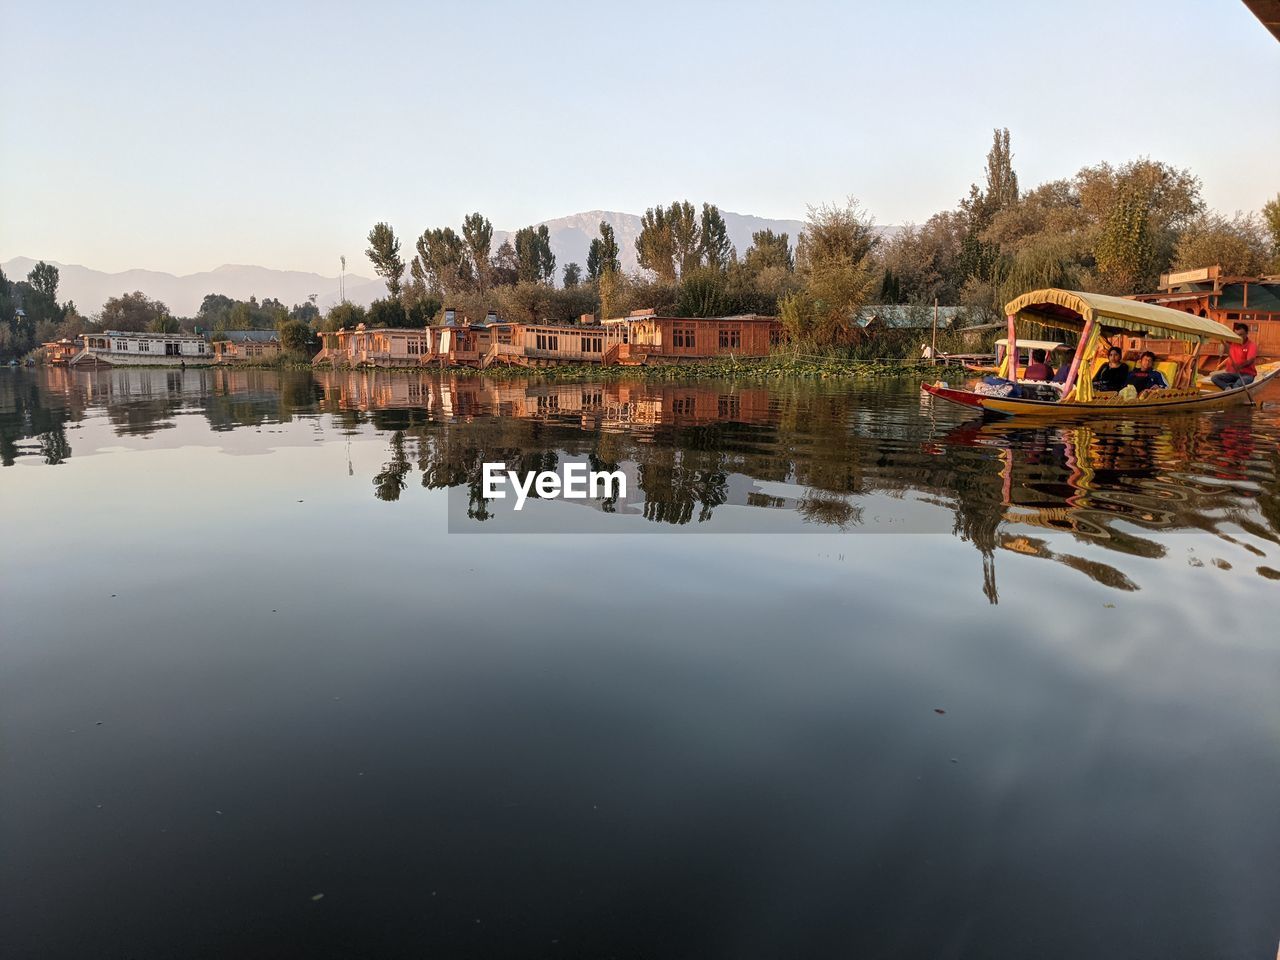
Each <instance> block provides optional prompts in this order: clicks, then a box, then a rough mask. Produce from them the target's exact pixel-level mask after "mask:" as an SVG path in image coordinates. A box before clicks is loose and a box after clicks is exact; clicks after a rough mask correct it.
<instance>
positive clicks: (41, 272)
mask: <svg viewBox="0 0 1280 960" xmlns="http://www.w3.org/2000/svg"><path fill="white" fill-rule="evenodd" d="M27 283H29V284H31V289H32V290H34V291H35V292H36V293H38V294H40V295H41V296H43V297H47V298H48V299H49V300H51V301H54V302H56V301H57V299H58V268H57V267H55V266H53V264H50V263H45V262H44V261H43V260H41V261H40V262H39V263H37V264H36V265H35V266H34V267H32V268H31V272H30V273H28V274H27Z"/></svg>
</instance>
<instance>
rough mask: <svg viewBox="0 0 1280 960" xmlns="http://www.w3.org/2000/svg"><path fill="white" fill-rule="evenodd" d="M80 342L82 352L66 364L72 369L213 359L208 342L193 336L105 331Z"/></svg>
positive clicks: (177, 364)
mask: <svg viewBox="0 0 1280 960" xmlns="http://www.w3.org/2000/svg"><path fill="white" fill-rule="evenodd" d="M80 339H81V341H82V342H83V343H84V349H83V350H81V351H80V352H79V353H77V354H76V355H75V356H74V357H72V358H70V359H69V360H68V361H67V362H68V363H69V364H71V365H72V366H77V367H79V366H97V365H99V364H106V365H108V366H134V367H154V366H168V367H177V366H185V365H186V364H201V363H208V362H209V361H210V360H212V359H213V356H212V353H211V352H210V350H209V343H208V341H206V340H205V338H204V337H202V336H199V335H197V334H194V333H140V332H134V331H119V330H104V331H102V332H101V333H86V334H84V335H83V336H81V338H80Z"/></svg>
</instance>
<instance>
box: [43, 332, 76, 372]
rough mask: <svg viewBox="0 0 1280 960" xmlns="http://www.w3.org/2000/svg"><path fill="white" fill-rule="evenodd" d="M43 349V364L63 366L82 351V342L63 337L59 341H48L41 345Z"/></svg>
mask: <svg viewBox="0 0 1280 960" xmlns="http://www.w3.org/2000/svg"><path fill="white" fill-rule="evenodd" d="M41 346H42V347H43V348H44V362H45V363H51V364H53V365H55V366H65V365H66V364H68V363H70V362H71V360H72V359H73V358H74V357H76V356H77V355H78V354H79V353H80V352H81V351H82V350H84V342H83V341H81V340H79V339H72V338H71V337H63V338H62V339H61V340H50V341H49V342H47V343H43V344H41Z"/></svg>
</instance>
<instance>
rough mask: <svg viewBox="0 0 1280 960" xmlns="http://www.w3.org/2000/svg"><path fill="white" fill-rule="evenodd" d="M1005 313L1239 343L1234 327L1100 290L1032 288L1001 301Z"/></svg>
mask: <svg viewBox="0 0 1280 960" xmlns="http://www.w3.org/2000/svg"><path fill="white" fill-rule="evenodd" d="M1004 310H1005V313H1006V315H1011V316H1015V317H1018V318H1019V319H1020V320H1028V321H1033V322H1036V323H1042V324H1049V325H1053V326H1059V327H1074V328H1077V329H1079V328H1082V327H1084V326H1085V325H1086V324H1087V323H1088V322H1089V321H1090V320H1094V321H1096V322H1097V323H1098V324H1101V325H1102V326H1106V327H1112V328H1116V327H1118V328H1121V329H1124V330H1132V331H1134V332H1135V333H1149V332H1151V331H1157V330H1158V331H1160V332H1161V333H1165V334H1168V335H1170V336H1173V337H1176V338H1178V339H1182V340H1191V341H1193V342H1196V343H1199V342H1201V341H1203V340H1222V341H1224V342H1226V343H1239V342H1240V337H1239V336H1238V335H1237V334H1236V333H1235V331H1234V330H1232V329H1230V328H1229V327H1225V326H1223V325H1222V324H1220V323H1218V322H1217V321H1215V320H1210V319H1208V318H1207V317H1197V316H1195V315H1194V314H1190V313H1184V312H1183V311H1181V310H1171V309H1169V308H1168V307H1162V306H1160V305H1159V304H1155V303H1144V302H1142V301H1141V300H1129V299H1126V298H1125V297H1112V296H1108V295H1106V294H1102V293H1082V292H1081V291H1078V290H1059V289H1057V288H1055V287H1049V288H1046V289H1044V290H1032V291H1031V292H1030V293H1024V294H1023V295H1022V296H1020V297H1018V298H1017V299H1015V300H1010V301H1009V302H1008V303H1007V304H1005V308H1004Z"/></svg>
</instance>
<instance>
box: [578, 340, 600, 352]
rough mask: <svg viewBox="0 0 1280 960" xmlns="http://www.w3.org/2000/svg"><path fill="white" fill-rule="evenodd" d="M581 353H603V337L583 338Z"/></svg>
mask: <svg viewBox="0 0 1280 960" xmlns="http://www.w3.org/2000/svg"><path fill="white" fill-rule="evenodd" d="M582 352H583V353H602V352H604V337H583V338H582Z"/></svg>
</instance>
